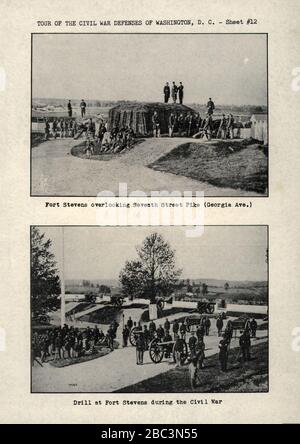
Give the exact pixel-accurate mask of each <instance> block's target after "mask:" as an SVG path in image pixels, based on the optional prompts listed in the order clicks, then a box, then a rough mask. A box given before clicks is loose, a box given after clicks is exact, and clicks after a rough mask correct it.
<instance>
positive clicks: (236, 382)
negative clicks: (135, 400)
mask: <svg viewBox="0 0 300 444" xmlns="http://www.w3.org/2000/svg"><path fill="white" fill-rule="evenodd" d="M237 355H238V348H235V349H233V350H231V351H230V352H229V360H228V371H227V372H226V373H224V372H222V371H221V370H220V363H219V359H218V355H217V354H216V355H213V356H210V357H209V358H207V359H205V361H204V365H205V368H203V369H202V371H201V379H200V381H199V382H198V383H197V385H196V387H195V388H194V390H192V389H191V384H190V377H189V369H188V365H185V366H183V367H175V368H173V369H172V370H169V371H167V372H166V373H162V374H160V375H157V376H154V377H153V378H149V379H146V380H144V381H141V382H139V383H137V384H134V385H130V386H128V387H124V388H122V389H121V390H118V392H119V393H121V392H124V393H151V392H152V393H157V392H160V393H172V392H173V393H175V392H191V391H194V392H199V393H220V392H222V393H223V392H229V393H231V392H267V391H268V343H267V342H263V343H261V344H258V345H255V346H253V347H252V348H251V361H249V362H245V363H243V362H240V361H239V360H237Z"/></svg>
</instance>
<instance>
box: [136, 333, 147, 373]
mask: <svg viewBox="0 0 300 444" xmlns="http://www.w3.org/2000/svg"><path fill="white" fill-rule="evenodd" d="M144 351H145V342H144V335H143V332H140V333H138V335H137V338H136V364H137V365H142V364H143V362H144Z"/></svg>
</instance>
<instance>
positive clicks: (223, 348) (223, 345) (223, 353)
mask: <svg viewBox="0 0 300 444" xmlns="http://www.w3.org/2000/svg"><path fill="white" fill-rule="evenodd" d="M228 344H229V343H228V341H227V339H226V338H225V335H224V336H223V339H221V341H220V342H219V361H220V364H221V370H222V372H226V371H227V361H228Z"/></svg>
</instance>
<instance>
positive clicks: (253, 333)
mask: <svg viewBox="0 0 300 444" xmlns="http://www.w3.org/2000/svg"><path fill="white" fill-rule="evenodd" d="M250 329H251V336H252V338H256V330H257V322H256V320H255V319H254V318H252V321H251V322H250Z"/></svg>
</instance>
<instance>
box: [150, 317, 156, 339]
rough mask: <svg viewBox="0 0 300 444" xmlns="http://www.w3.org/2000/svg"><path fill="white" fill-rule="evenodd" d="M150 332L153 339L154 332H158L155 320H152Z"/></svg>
mask: <svg viewBox="0 0 300 444" xmlns="http://www.w3.org/2000/svg"><path fill="white" fill-rule="evenodd" d="M149 332H150V338H151V339H153V338H154V334H155V332H156V325H155V322H154V321H151V322H150V324H149Z"/></svg>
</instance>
